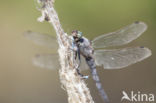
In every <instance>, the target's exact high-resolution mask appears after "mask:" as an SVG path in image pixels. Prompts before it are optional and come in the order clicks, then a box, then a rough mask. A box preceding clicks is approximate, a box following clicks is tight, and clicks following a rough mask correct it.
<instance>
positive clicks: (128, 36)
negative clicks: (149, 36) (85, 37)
mask: <svg viewBox="0 0 156 103" xmlns="http://www.w3.org/2000/svg"><path fill="white" fill-rule="evenodd" d="M146 29H147V25H146V24H145V23H143V22H134V23H132V24H130V25H128V26H126V27H124V28H122V29H120V30H118V31H116V32H112V33H108V34H104V35H101V36H98V37H96V38H95V39H94V40H93V41H92V45H93V47H94V48H104V47H109V46H120V45H124V44H127V43H129V42H131V41H133V40H134V39H136V38H138V37H139V36H140V35H141V34H142V33H143V32H144V31H146Z"/></svg>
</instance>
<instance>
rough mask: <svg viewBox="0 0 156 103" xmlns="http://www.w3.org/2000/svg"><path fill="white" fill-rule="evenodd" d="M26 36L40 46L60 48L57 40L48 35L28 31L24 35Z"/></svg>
mask: <svg viewBox="0 0 156 103" xmlns="http://www.w3.org/2000/svg"><path fill="white" fill-rule="evenodd" d="M24 36H25V37H26V38H28V39H29V40H32V41H33V42H34V43H35V44H38V45H42V46H46V47H49V48H53V49H57V47H58V44H57V42H56V38H55V37H53V36H50V35H47V34H41V33H36V32H32V31H27V32H25V33H24Z"/></svg>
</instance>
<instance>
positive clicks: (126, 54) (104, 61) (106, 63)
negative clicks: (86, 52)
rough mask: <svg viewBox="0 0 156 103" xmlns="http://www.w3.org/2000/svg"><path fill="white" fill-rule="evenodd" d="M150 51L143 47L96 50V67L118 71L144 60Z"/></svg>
mask: <svg viewBox="0 0 156 103" xmlns="http://www.w3.org/2000/svg"><path fill="white" fill-rule="evenodd" d="M150 55H151V51H150V50H149V49H148V48H145V47H133V48H132V47H131V48H124V49H114V50H96V51H95V55H94V56H95V62H96V65H99V66H100V65H103V67H104V69H120V68H123V67H126V66H129V65H131V64H134V63H137V62H139V61H141V60H144V59H146V58H147V57H149V56H150Z"/></svg>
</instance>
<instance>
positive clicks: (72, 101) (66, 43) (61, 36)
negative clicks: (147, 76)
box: [38, 0, 94, 103]
mask: <svg viewBox="0 0 156 103" xmlns="http://www.w3.org/2000/svg"><path fill="white" fill-rule="evenodd" d="M38 3H41V4H42V8H41V13H42V16H41V17H40V18H39V19H38V20H39V21H40V22H41V21H44V20H46V21H48V22H49V23H50V24H52V25H53V27H54V29H55V31H56V34H57V40H58V44H59V49H58V53H59V56H60V64H61V69H60V70H59V75H60V81H61V83H62V85H63V87H64V88H65V90H66V91H67V94H68V102H69V103H94V101H93V99H92V97H91V95H90V91H89V89H88V88H87V86H86V84H85V82H84V80H83V79H82V78H81V77H80V76H79V75H78V74H77V72H76V66H77V63H76V61H75V60H74V59H73V57H74V55H73V51H71V50H70V49H69V48H70V47H71V41H70V40H69V39H68V35H67V34H65V33H64V30H63V29H62V26H61V24H60V21H59V18H58V15H57V13H56V11H55V9H54V5H53V3H54V0H38Z"/></svg>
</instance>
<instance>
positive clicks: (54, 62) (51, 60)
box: [33, 54, 60, 70]
mask: <svg viewBox="0 0 156 103" xmlns="http://www.w3.org/2000/svg"><path fill="white" fill-rule="evenodd" d="M33 64H34V65H36V66H39V67H41V68H46V69H50V70H53V69H59V68H60V64H59V57H58V55H57V54H37V55H36V56H35V57H34V58H33Z"/></svg>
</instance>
